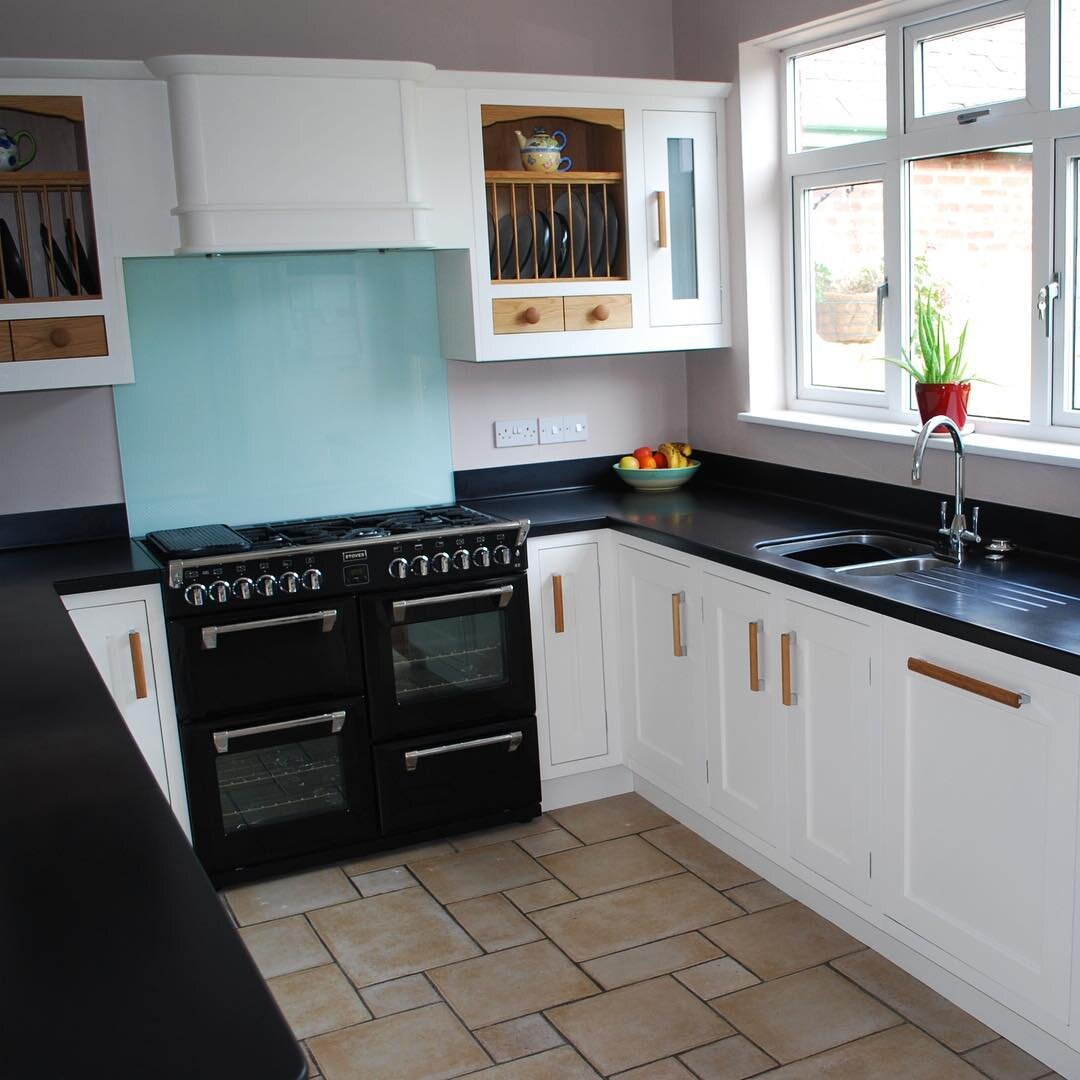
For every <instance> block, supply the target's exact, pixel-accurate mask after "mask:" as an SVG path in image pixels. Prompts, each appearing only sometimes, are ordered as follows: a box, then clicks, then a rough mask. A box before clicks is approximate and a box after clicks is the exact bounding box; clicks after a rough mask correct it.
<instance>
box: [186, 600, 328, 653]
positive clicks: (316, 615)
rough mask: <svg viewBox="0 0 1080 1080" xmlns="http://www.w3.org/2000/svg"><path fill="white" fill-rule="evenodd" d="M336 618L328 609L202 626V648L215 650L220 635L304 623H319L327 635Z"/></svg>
mask: <svg viewBox="0 0 1080 1080" xmlns="http://www.w3.org/2000/svg"><path fill="white" fill-rule="evenodd" d="M337 617H338V613H337V610H336V609H334V608H330V609H329V610H327V611H309V612H308V613H307V614H306V615H282V616H280V617H279V618H277V619H255V620H253V621H252V622H236V623H228V624H227V625H225V626H204V627H203V628H202V647H203V648H204V649H216V648H217V644H218V638H219V637H220V636H221V635H222V634H240V633H243V632H244V631H245V630H273V629H274V628H275V627H277V626H296V625H297V624H299V623H306V622H321V623H322V632H323V633H324V634H329V633H330V631H331V630H333V629H334V624H335V623H336V622H337Z"/></svg>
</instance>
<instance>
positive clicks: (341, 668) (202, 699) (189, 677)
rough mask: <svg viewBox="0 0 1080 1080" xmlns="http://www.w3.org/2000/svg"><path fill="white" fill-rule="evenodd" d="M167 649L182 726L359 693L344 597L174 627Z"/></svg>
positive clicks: (350, 604) (354, 629)
mask: <svg viewBox="0 0 1080 1080" xmlns="http://www.w3.org/2000/svg"><path fill="white" fill-rule="evenodd" d="M169 649H170V653H171V657H172V669H173V677H174V681H175V685H176V696H177V706H178V712H179V714H180V716H181V717H183V718H184V719H185V720H187V719H193V718H195V717H204V716H222V715H228V714H231V713H234V712H238V711H241V710H245V709H258V708H270V707H273V706H275V705H287V704H288V703H289V702H294V701H297V702H298V701H312V700H319V699H320V698H330V697H346V696H352V695H353V694H356V693H359V692H360V691H361V690H362V689H363V685H364V679H363V657H362V654H361V649H360V629H359V623H358V618H357V613H356V601H355V600H353V599H352V598H351V597H348V598H342V599H335V600H326V601H324V602H322V603H319V602H312V603H303V604H289V605H280V606H274V607H264V608H253V609H250V610H247V611H239V612H237V611H230V612H224V611H222V612H220V613H216V612H215V613H212V614H206V615H202V616H200V617H198V618H188V619H174V620H173V621H172V622H171V623H170V624H169Z"/></svg>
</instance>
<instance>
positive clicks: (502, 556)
mask: <svg viewBox="0 0 1080 1080" xmlns="http://www.w3.org/2000/svg"><path fill="white" fill-rule="evenodd" d="M492 554H493V555H494V556H495V562H496V564H497V565H499V566H509V565H510V549H509V548H508V547H507V546H506V545H505V544H500V545H499V546H498V547H497V548H496V549H495V550H494V551H493V552H492Z"/></svg>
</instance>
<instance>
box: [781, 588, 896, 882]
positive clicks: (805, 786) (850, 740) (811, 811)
mask: <svg viewBox="0 0 1080 1080" xmlns="http://www.w3.org/2000/svg"><path fill="white" fill-rule="evenodd" d="M879 633H880V632H879V629H878V625H877V623H876V622H872V621H871V622H867V623H861V622H857V621H855V620H853V619H850V618H844V617H841V616H839V615H836V614H833V613H832V612H829V611H825V610H822V609H819V608H816V607H812V606H810V605H809V604H808V603H802V602H800V601H796V600H792V599H788V600H786V601H785V602H784V604H783V609H782V616H781V627H780V635H779V640H778V641H777V642H776V648H775V653H774V655H775V656H776V659H777V661H778V662H777V665H776V667H775V668H774V669H773V671H775V675H774V678H777V679H779V680H780V684H781V687H780V700H781V708H782V709H783V712H784V714H785V716H786V720H787V739H788V837H789V845H790V853H791V856H792V858H794V859H795V860H796V861H798V862H800V863H802V865H803V866H805V867H807V868H808V869H809V870H812V871H814V873H816V874H819V875H820V876H821V877H823V878H825V879H827V880H828V881H831V882H832V883H833V884H834V885H837V886H839V887H840V888H841V889H843V890H844V891H845V892H848V893H850V894H851V895H852V896H854V897H857V898H858V899H859V900H863V901H868V900H869V883H870V836H871V827H870V767H871V756H870V732H871V725H872V723H873V717H874V709H875V708H876V706H875V703H874V698H873V696H872V693H871V664H872V662H873V658H874V653H875V652H876V651H877V647H878V640H879Z"/></svg>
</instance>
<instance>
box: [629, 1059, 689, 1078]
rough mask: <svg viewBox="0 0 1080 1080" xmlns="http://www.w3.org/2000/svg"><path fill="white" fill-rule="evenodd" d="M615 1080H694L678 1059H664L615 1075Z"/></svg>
mask: <svg viewBox="0 0 1080 1080" xmlns="http://www.w3.org/2000/svg"><path fill="white" fill-rule="evenodd" d="M615 1080H694V1074H693V1073H692V1072H691V1071H690V1070H689V1069H688V1068H687V1067H686V1066H685V1065H683V1064H682V1063H681V1062H680V1061H679V1059H678V1058H664V1060H663V1061H653V1062H651V1063H650V1064H648V1065H639V1066H638V1067H637V1068H636V1069H631V1070H630V1071H629V1072H621V1073H616V1074H615Z"/></svg>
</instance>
